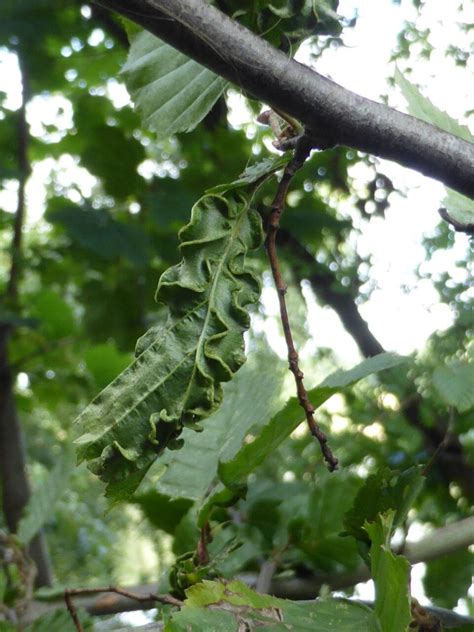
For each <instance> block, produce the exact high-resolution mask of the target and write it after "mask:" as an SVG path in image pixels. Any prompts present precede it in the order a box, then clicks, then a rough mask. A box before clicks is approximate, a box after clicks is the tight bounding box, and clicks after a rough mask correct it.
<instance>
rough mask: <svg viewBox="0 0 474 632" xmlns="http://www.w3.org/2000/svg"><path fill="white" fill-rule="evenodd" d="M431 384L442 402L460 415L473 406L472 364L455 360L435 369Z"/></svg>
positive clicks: (473, 363)
mask: <svg viewBox="0 0 474 632" xmlns="http://www.w3.org/2000/svg"><path fill="white" fill-rule="evenodd" d="M433 384H434V386H435V388H436V390H437V391H438V393H439V394H440V396H441V398H442V399H443V401H444V402H445V403H446V404H447V405H448V406H454V407H455V408H457V410H458V411H459V412H460V413H464V412H466V411H468V410H470V409H471V408H472V407H473V406H474V362H463V361H461V360H456V361H455V362H452V363H451V364H450V365H448V366H440V367H437V368H436V369H435V371H434V373H433Z"/></svg>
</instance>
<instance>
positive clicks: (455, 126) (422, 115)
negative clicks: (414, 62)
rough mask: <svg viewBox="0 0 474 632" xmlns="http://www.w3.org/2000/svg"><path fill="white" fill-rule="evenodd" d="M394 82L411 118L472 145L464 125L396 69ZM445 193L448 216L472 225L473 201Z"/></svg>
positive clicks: (455, 193)
mask: <svg viewBox="0 0 474 632" xmlns="http://www.w3.org/2000/svg"><path fill="white" fill-rule="evenodd" d="M395 82H396V83H397V85H398V87H399V88H400V90H401V91H402V94H403V96H404V97H405V99H406V101H407V103H408V111H409V113H410V114H411V115H412V116H416V117H417V118H419V119H421V120H423V121H426V122H427V123H431V124H432V125H436V126H437V127H439V128H440V129H443V130H444V131H445V132H449V133H450V134H454V135H455V136H459V137H460V138H463V139H464V140H467V141H468V142H469V143H474V136H473V135H472V134H471V132H470V130H469V128H468V127H467V126H466V125H461V124H460V123H458V122H457V121H456V120H455V119H453V118H451V117H450V116H449V114H447V113H446V112H443V111H442V110H440V109H439V108H437V107H436V106H435V105H434V104H433V103H431V101H430V100H429V99H427V98H426V97H425V96H423V95H422V94H421V92H420V91H419V89H418V88H417V87H416V86H415V85H413V84H412V83H411V82H410V81H408V79H407V78H406V77H405V76H404V75H403V74H402V73H401V72H400V70H399V69H398V68H396V69H395ZM446 192H447V195H446V196H445V197H444V198H443V200H442V204H444V206H445V207H446V208H447V209H448V211H449V216H450V217H451V218H452V219H453V220H455V221H456V222H457V223H458V224H460V225H462V226H466V227H468V226H471V225H474V200H470V199H469V198H467V197H466V196H464V195H461V193H458V192H457V191H453V189H449V188H446Z"/></svg>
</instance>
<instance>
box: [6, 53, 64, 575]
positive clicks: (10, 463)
mask: <svg viewBox="0 0 474 632" xmlns="http://www.w3.org/2000/svg"><path fill="white" fill-rule="evenodd" d="M17 55H18V63H19V66H20V73H21V79H22V102H21V105H20V109H19V112H18V114H19V123H18V136H17V139H18V144H17V148H18V150H17V161H18V172H19V184H18V202H17V208H16V213H15V221H14V228H13V239H12V245H11V265H10V275H9V279H8V283H7V288H6V295H5V299H6V302H7V304H9V305H10V306H11V307H13V308H16V307H17V303H18V283H19V280H20V275H21V258H22V235H23V225H24V221H25V212H26V205H25V187H26V182H27V179H28V176H29V174H30V170H31V167H30V163H29V159H28V143H29V133H28V125H27V121H26V104H27V102H28V99H29V86H28V76H27V73H26V70H25V67H24V64H23V62H22V58H21V54H20V52H19V51H17ZM10 334H11V326H10V325H9V324H8V323H2V322H0V479H1V498H2V509H3V513H4V514H5V522H6V524H7V527H8V529H9V531H10V532H11V533H16V530H17V528H18V523H19V521H20V518H21V516H22V512H23V508H24V507H25V505H26V503H27V502H28V499H29V498H30V495H31V490H30V486H29V481H28V476H27V472H26V451H25V441H24V436H23V429H22V427H21V423H20V419H19V417H18V411H17V408H16V404H15V397H14V393H13V372H12V368H11V366H10V363H9V358H8V342H9V339H10ZM28 548H29V553H30V555H31V558H32V559H33V561H34V562H35V564H36V567H37V578H36V583H37V585H38V586H48V585H50V584H51V582H52V573H51V567H50V562H49V555H48V551H47V546H46V541H45V539H44V536H43V534H42V533H39V534H38V535H36V536H35V537H34V538H33V540H32V542H31V544H30V546H29V547H28Z"/></svg>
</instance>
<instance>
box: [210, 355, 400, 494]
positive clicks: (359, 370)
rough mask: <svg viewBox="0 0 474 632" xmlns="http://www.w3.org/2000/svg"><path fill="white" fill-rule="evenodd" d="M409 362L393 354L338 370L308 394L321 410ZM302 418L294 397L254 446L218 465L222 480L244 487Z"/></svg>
mask: <svg viewBox="0 0 474 632" xmlns="http://www.w3.org/2000/svg"><path fill="white" fill-rule="evenodd" d="M406 361H407V358H405V357H403V356H399V355H396V354H393V353H382V354H380V355H378V356H374V357H373V358H369V359H367V360H364V361H363V362H361V363H360V364H358V365H357V366H355V367H354V368H352V369H350V370H349V371H343V370H339V371H336V372H335V373H333V374H332V375H330V376H329V377H327V378H326V379H325V380H324V381H323V382H322V383H321V384H320V385H319V386H317V387H316V388H313V389H312V390H311V391H310V392H309V393H308V395H309V399H310V401H311V403H312V405H313V407H314V408H318V407H319V406H321V404H323V403H324V402H325V401H326V400H327V399H329V398H330V397H331V396H332V395H334V393H337V392H339V391H341V390H342V389H344V388H346V387H348V386H350V385H352V384H354V383H355V382H357V381H358V380H360V379H362V378H363V377H367V376H368V375H371V374H372V373H375V372H377V371H382V370H384V369H389V368H392V367H395V366H398V365H400V364H402V363H403V362H406ZM303 418H304V413H303V411H302V409H301V407H300V405H299V402H298V399H297V398H296V397H292V398H291V399H289V400H288V402H287V403H286V405H285V407H284V408H283V409H282V410H280V411H279V412H278V413H277V414H276V415H275V416H274V417H273V418H272V419H271V420H270V423H268V424H267V425H265V426H264V427H263V429H261V430H260V431H259V433H258V434H257V436H256V437H255V439H254V440H253V441H252V442H251V443H248V444H246V445H244V446H243V447H242V448H241V450H240V451H239V452H238V453H237V455H236V456H235V457H234V458H233V459H232V460H230V461H227V462H223V461H221V462H220V463H219V477H220V479H221V480H222V482H223V483H224V485H226V486H227V487H229V488H230V489H233V488H236V487H238V486H240V485H242V483H243V482H244V481H245V479H246V478H247V476H248V475H249V474H250V473H251V472H253V470H255V469H256V468H257V467H258V466H259V465H260V464H261V463H263V461H264V460H265V459H266V457H267V456H268V455H269V454H271V453H272V452H274V451H275V450H276V448H278V446H279V445H280V444H281V443H282V442H283V441H284V440H285V439H286V438H287V437H288V436H289V435H290V434H291V433H292V432H293V431H294V430H295V429H296V428H297V427H298V426H299V425H300V424H301V423H302V420H303Z"/></svg>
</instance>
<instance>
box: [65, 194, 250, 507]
mask: <svg viewBox="0 0 474 632" xmlns="http://www.w3.org/2000/svg"><path fill="white" fill-rule="evenodd" d="M180 239H181V252H182V255H183V260H182V261H181V263H179V264H178V265H177V266H174V267H172V268H169V269H168V270H166V271H165V272H164V273H163V275H162V276H161V278H160V281H159V284H158V290H157V300H158V301H160V302H163V303H165V304H166V305H167V307H168V310H169V312H168V320H167V323H166V324H165V325H164V326H163V327H155V328H152V329H150V330H149V331H148V332H147V333H146V334H145V335H144V336H142V338H140V340H139V341H138V344H137V349H136V353H137V356H138V357H137V359H136V360H135V362H134V363H133V364H131V365H130V366H129V367H128V368H127V369H125V371H123V373H121V374H120V375H119V376H118V377H117V378H116V379H115V380H114V381H113V382H112V383H111V384H109V386H107V388H106V389H105V390H103V391H102V392H101V393H100V394H99V395H98V396H97V397H96V399H95V400H94V401H93V402H92V403H91V404H90V405H89V406H88V407H87V408H86V410H85V411H84V412H83V413H82V414H81V415H80V417H79V418H78V431H79V432H80V433H82V434H81V436H79V438H78V439H76V444H77V446H78V448H77V453H78V458H79V461H84V460H87V461H88V465H89V468H90V469H91V471H93V472H94V473H95V474H97V475H98V476H99V477H100V478H101V479H102V480H104V481H105V482H107V483H108V492H107V494H108V497H109V498H110V499H111V500H112V501H113V502H116V501H118V500H123V499H125V498H126V497H128V496H129V495H130V494H131V493H132V492H133V491H134V490H135V489H136V487H137V486H138V484H139V483H140V481H141V480H142V478H143V476H144V475H145V473H146V472H147V470H148V468H149V467H150V465H151V464H152V463H153V461H154V460H155V459H156V458H157V456H158V455H159V454H161V453H163V451H164V450H165V448H166V447H167V446H168V445H169V444H171V447H175V448H177V447H180V445H181V444H182V441H180V442H179V443H177V442H176V441H175V440H176V439H177V437H179V435H180V434H181V432H182V430H183V428H184V427H186V426H187V427H191V428H194V429H196V430H199V429H200V426H198V425H197V424H198V423H199V421H201V420H203V419H205V418H207V417H208V416H209V415H210V414H211V413H212V412H214V410H216V409H217V408H218V406H219V405H220V403H221V401H222V386H221V383H222V382H226V381H228V380H230V379H231V378H232V377H233V375H234V373H235V372H236V371H237V370H238V369H239V367H240V366H241V365H242V364H243V363H244V361H245V354H244V350H243V332H244V331H245V330H246V329H247V328H248V327H249V324H250V319H249V316H248V313H247V311H246V310H245V307H246V306H247V305H248V304H249V303H254V302H255V301H256V300H257V299H258V297H259V295H260V287H259V281H258V279H257V277H256V275H255V274H253V272H252V271H251V269H250V266H249V264H248V263H247V262H246V259H245V257H246V254H247V252H248V250H252V249H255V248H257V247H258V246H259V245H260V243H261V241H262V226H261V219H260V216H259V215H258V214H257V213H256V212H255V211H253V210H252V209H250V206H249V202H248V200H246V199H245V198H243V197H239V198H234V197H229V199H225V198H223V197H218V196H206V197H204V198H202V199H201V200H200V201H199V202H198V203H197V204H196V205H195V206H194V207H193V209H192V215H191V221H190V223H189V224H188V225H187V226H185V227H184V228H183V229H182V230H181V231H180Z"/></svg>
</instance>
